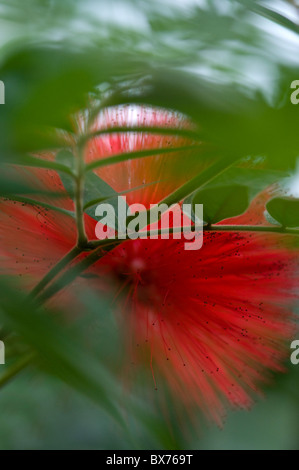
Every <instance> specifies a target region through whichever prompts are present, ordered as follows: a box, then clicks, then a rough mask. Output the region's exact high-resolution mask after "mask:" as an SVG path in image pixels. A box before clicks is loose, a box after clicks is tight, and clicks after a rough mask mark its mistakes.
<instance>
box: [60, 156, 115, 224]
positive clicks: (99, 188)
mask: <svg viewBox="0 0 299 470" xmlns="http://www.w3.org/2000/svg"><path fill="white" fill-rule="evenodd" d="M74 158H75V157H74V155H73V154H72V153H71V152H70V151H69V150H62V151H60V152H59V153H58V154H57V156H56V161H57V162H58V163H60V164H63V165H64V166H66V167H68V168H69V169H70V170H73V168H74ZM60 178H61V181H62V183H63V185H64V187H65V189H66V191H67V192H68V193H69V195H70V197H72V198H73V197H74V191H75V186H74V180H73V178H72V177H70V176H69V175H67V174H64V173H60ZM118 195H119V194H118V193H117V192H116V191H115V190H114V189H113V188H112V187H111V186H110V185H109V184H107V183H106V182H105V181H104V180H102V179H101V178H100V177H99V176H97V175H96V174H95V173H93V172H88V173H86V174H85V181H84V207H85V210H84V212H85V213H86V214H88V215H89V216H90V217H92V218H93V219H95V220H98V219H97V218H96V217H95V207H96V206H97V205H98V204H100V203H103V202H104V201H106V200H108V199H109V204H110V205H111V206H112V207H113V208H114V210H115V215H116V219H118ZM114 225H115V221H114V218H113V220H111V221H109V226H111V227H113V228H114Z"/></svg>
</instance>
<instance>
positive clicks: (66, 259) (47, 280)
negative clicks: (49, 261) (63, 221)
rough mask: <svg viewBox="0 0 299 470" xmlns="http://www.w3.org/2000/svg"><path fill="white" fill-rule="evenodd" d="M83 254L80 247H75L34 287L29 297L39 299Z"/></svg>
mask: <svg viewBox="0 0 299 470" xmlns="http://www.w3.org/2000/svg"><path fill="white" fill-rule="evenodd" d="M81 252H82V250H81V249H80V248H78V247H76V246H75V247H74V248H73V249H72V250H71V251H69V252H68V253H67V254H66V255H65V256H64V257H63V258H61V260H60V261H58V263H57V264H55V266H54V267H53V268H52V269H51V270H50V271H48V272H47V274H46V275H45V276H44V277H43V278H42V280H41V281H40V282H39V283H38V284H37V285H36V286H35V287H34V289H33V290H32V291H31V292H30V294H29V296H30V297H31V298H35V297H37V296H38V295H39V294H40V292H41V291H42V290H43V289H44V288H45V287H46V286H47V285H48V284H49V283H50V282H51V281H52V280H53V279H54V278H55V277H56V276H57V275H58V274H59V273H60V272H61V271H62V270H63V269H64V268H65V267H66V266H67V265H68V264H69V263H70V262H71V261H73V260H74V259H75V258H77V256H78V255H79V254H80V253H81Z"/></svg>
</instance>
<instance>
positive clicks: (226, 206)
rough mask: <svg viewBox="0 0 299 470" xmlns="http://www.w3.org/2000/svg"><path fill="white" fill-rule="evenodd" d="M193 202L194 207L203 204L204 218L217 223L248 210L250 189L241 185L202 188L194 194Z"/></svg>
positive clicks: (206, 220)
mask: <svg viewBox="0 0 299 470" xmlns="http://www.w3.org/2000/svg"><path fill="white" fill-rule="evenodd" d="M192 204H193V207H194V206H195V205H196V204H203V220H204V221H205V222H207V223H209V224H215V223H217V222H220V221H221V220H223V219H228V218H229V217H234V216H236V215H239V214H242V213H243V212H245V211H246V209H247V207H248V206H249V197H248V189H247V187H246V186H240V185H231V186H219V187H214V188H209V189H202V190H200V191H198V192H197V193H195V194H194V196H193V198H192Z"/></svg>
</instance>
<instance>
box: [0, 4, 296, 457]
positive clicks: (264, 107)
mask: <svg viewBox="0 0 299 470" xmlns="http://www.w3.org/2000/svg"><path fill="white" fill-rule="evenodd" d="M0 80H2V81H3V82H4V84H5V105H3V106H2V105H1V107H0V135H1V139H0V165H5V164H6V163H7V162H11V163H16V162H19V161H20V158H23V156H24V155H27V152H34V151H40V150H42V149H48V148H56V147H57V141H56V140H55V139H56V138H57V134H55V135H54V134H53V133H52V132H51V129H54V128H55V129H57V128H58V129H63V131H62V132H64V131H69V130H70V129H71V125H70V121H69V115H70V114H71V113H75V112H76V111H79V110H81V109H84V107H86V106H88V99H89V98H88V96H89V97H90V93H91V94H92V95H93V96H94V97H95V99H99V100H101V99H104V100H106V99H107V102H108V104H112V105H114V104H119V103H122V102H127V101H128V99H129V100H130V101H131V102H132V103H133V105H138V103H139V102H140V101H142V100H139V98H140V96H141V95H142V96H146V99H147V103H149V105H153V106H161V107H169V108H173V109H175V110H178V111H179V112H181V113H186V114H187V115H189V116H191V118H192V119H194V121H195V122H199V123H200V122H203V121H204V122H205V123H207V124H206V126H207V127H206V129H205V131H206V132H207V135H208V136H209V138H211V139H213V138H214V139H215V141H216V143H217V145H219V146H220V147H221V148H222V149H224V152H232V153H233V152H235V151H236V152H238V151H242V154H243V155H244V156H246V155H250V154H251V153H255V152H256V151H259V150H260V151H261V158H262V157H263V152H265V153H267V152H269V154H271V158H270V163H269V165H268V166H267V167H266V168H268V170H269V173H268V174H269V183H271V177H272V176H273V174H274V173H275V172H281V175H282V178H281V184H282V186H283V188H284V190H285V191H286V192H287V193H288V194H290V195H293V196H298V195H299V170H298V168H299V167H298V165H297V163H296V162H297V157H298V155H299V151H298V150H297V149H298V117H299V105H298V106H296V105H292V104H291V103H290V95H291V92H292V90H291V83H292V81H294V80H299V6H298V4H297V3H296V2H295V1H279V0H277V1H276V0H273V1H253V0H176V1H174V0H159V1H158V0H157V1H156V0H151V1H146V0H117V1H114V0H109V1H105V0H103V1H102V0H98V1H96V0H76V1H75V0H73V1H71V0H64V1H63V2H62V1H59V0H27V1H26V2H24V1H21V0H7V1H4V0H0ZM149 85H150V86H151V87H152V88H149ZM148 90H149V91H148ZM110 92H111V93H110ZM126 92H128V94H126ZM128 97H129V98H128ZM109 100H110V101H109ZM235 116H238V117H237V118H235ZM45 129H48V130H49V129H50V131H49V132H44V130H45ZM248 129H250V133H249V134H251V136H249V135H248ZM251 131H252V132H251ZM245 136H246V137H245ZM0 172H1V173H0V185H1V187H2V189H1V191H2V192H1V195H6V196H7V194H8V193H9V192H11V193H14V192H18V191H19V192H21V193H24V191H25V189H26V188H25V189H24V188H23V187H22V186H21V188H20V187H19V185H20V184H21V183H20V182H19V181H16V180H14V179H12V180H11V181H9V180H8V179H7V175H6V174H5V173H4V172H2V167H1V168H0ZM275 174H276V173H275ZM271 175H272V176H271ZM3 188H5V189H3ZM2 274H3V273H2ZM7 282H8V281H7V279H6V278H5V279H3V280H2V277H1V280H0V289H1V296H4V293H5V295H7V292H8V290H9V289H11V287H7ZM93 295H94V296H96V294H95V293H92V294H91V295H90V296H89V295H88V294H86V293H85V295H83V296H82V299H81V301H82V303H83V305H84V308H85V310H86V312H88V315H90V316H91V317H94V316H96V315H99V312H100V326H99V330H100V328H101V335H102V336H101V337H102V340H101V341H100V342H99V343H100V344H97V333H99V335H100V332H97V331H94V332H93V337H92V339H90V338H89V341H90V342H91V343H92V344H93V345H94V354H93V355H92V357H88V359H87V362H88V365H86V362H84V361H85V360H86V357H85V356H84V354H83V353H82V354H80V353H79V355H78V358H76V361H75V365H74V364H73V363H72V361H71V359H72V357H73V352H74V349H73V348H75V351H76V353H78V351H80V348H82V349H84V344H85V343H84V341H85V340H84V338H83V339H82V337H80V332H81V330H80V328H81V327H82V325H81V326H80V325H79V327H76V328H74V331H72V332H71V335H70V337H67V338H64V339H63V340H62V339H61V334H60V333H59V334H58V333H57V330H56V327H57V328H58V326H57V325H56V324H55V322H54V321H53V322H52V320H51V321H50V320H49V321H50V323H49V324H48V323H46V322H45V323H44V320H43V317H42V318H40V317H39V316H34V317H30V306H29V305H26V304H25V303H24V298H23V296H22V294H20V296H19V291H18V290H17V292H16V293H14V292H13V291H11V295H10V299H11V303H10V304H8V303H7V301H5V302H4V303H3V304H1V309H0V310H1V318H0V327H1V330H0V333H1V335H0V339H1V338H6V337H7V336H6V335H7V334H8V337H9V349H8V350H7V363H8V366H10V365H11V366H12V368H13V367H14V358H15V356H16V355H18V354H22V353H23V349H22V348H24V350H25V352H26V346H23V345H22V344H21V345H20V344H19V342H18V338H19V335H20V336H21V337H22V335H24V337H25V338H26V344H28V343H29V344H30V345H33V346H34V348H35V349H37V350H40V351H41V352H42V353H43V354H44V355H45V356H46V357H47V358H48V359H49V357H51V355H52V357H53V361H54V363H55V364H51V361H50V362H48V363H47V367H45V365H44V364H43V365H41V366H40V368H39V369H36V368H35V367H31V366H29V368H28V369H27V370H25V371H23V372H22V373H20V375H18V376H17V377H16V378H14V380H11V381H5V386H3V387H2V388H1V389H0V415H1V419H0V449H30V448H34V449H66V448H67V449H77V448H85V449H90V448H96V449H132V448H134V449H135V448H137V449H138V448H142V449H172V448H177V449H298V447H299V419H298V418H299V365H298V366H295V365H291V363H290V361H289V362H287V363H286V368H287V369H288V373H286V374H283V375H278V376H277V377H275V378H274V380H273V384H272V385H271V386H270V385H269V387H268V388H267V389H266V390H264V392H265V397H260V398H259V399H258V400H257V403H256V405H255V406H254V407H253V409H252V410H250V411H238V412H229V413H228V416H227V420H226V423H225V426H224V427H223V429H218V428H217V426H216V425H214V424H210V425H208V424H207V423H205V422H204V421H201V420H200V418H199V419H198V425H196V426H195V428H194V427H193V426H192V425H191V424H190V428H189V432H186V430H185V424H186V423H183V422H182V421H184V420H185V421H186V422H187V421H188V419H189V417H188V416H187V415H186V416H185V417H184V414H183V413H181V415H180V419H176V418H175V417H170V422H171V424H170V425H168V424H167V423H165V422H164V420H163V418H161V414H160V412H159V406H158V405H157V403H155V399H153V398H152V397H151V395H150V397H151V398H149V399H147V397H145V396H143V395H142V394H141V395H140V396H139V397H138V399H136V398H135V399H134V398H132V399H131V400H130V398H129V397H128V396H127V395H126V394H125V393H124V391H123V390H122V387H121V386H120V385H119V383H118V381H117V379H115V377H114V376H113V374H111V375H110V373H109V372H107V371H106V370H105V367H104V365H105V359H103V364H104V365H103V364H102V365H101V366H99V365H98V364H97V359H98V357H102V358H105V357H107V358H109V359H108V360H110V359H111V356H112V355H113V354H114V355H115V357H114V359H113V360H112V361H111V362H113V361H115V362H117V354H118V346H119V342H118V338H117V337H116V332H115V328H114V326H115V325H113V324H109V322H108V324H107V319H106V317H105V312H106V311H107V309H106V307H105V301H104V300H103V299H100V298H97V297H93ZM95 306H96V308H95ZM21 310H23V311H24V312H25V313H26V312H27V310H28V317H27V318H28V320H27V321H26V322H25V323H24V318H21V316H20V315H18V312H20V311H21ZM9 313H11V318H12V320H11V321H12V323H10V322H8V323H6V321H7V318H8V317H9ZM88 315H87V317H88ZM111 322H112V323H113V321H112V320H111ZM103 324H105V325H104V327H105V328H107V334H106V335H104V336H105V337H106V338H109V341H108V342H107V341H106V342H105V341H104V340H103V331H102V327H103ZM8 326H9V327H10V326H12V327H13V328H12V329H13V331H14V332H13V333H10V332H9V333H7V328H8ZM15 328H16V332H15V330H14V329H15ZM45 331H47V334H46V336H47V339H46V340H45V339H44V338H43V334H44V332H45ZM9 335H12V336H9ZM298 338H299V336H298ZM294 339H295V335H294ZM72 341H77V343H75V345H74V344H73V343H72ZM56 346H57V348H56ZM89 349H90V345H89ZM61 364H63V366H64V367H65V369H64V370H67V371H68V376H67V378H65V377H64V379H63V380H60V379H61V371H60V365H61ZM82 364H83V365H82ZM84 364H85V365H84ZM81 365H82V367H81ZM0 367H3V366H0ZM5 367H6V366H5ZM80 367H81V368H80ZM86 369H87V372H88V374H89V377H90V376H92V377H94V376H95V375H97V376H98V377H97V379H98V382H99V383H100V386H103V389H102V388H101V387H100V386H99V384H96V383H94V382H93V381H91V382H90V383H89V382H88V380H87V378H86V377H85V375H84V374H85V372H86ZM112 369H113V365H112ZM82 371H83V372H82ZM0 372H1V371H0ZM80 374H81V375H80ZM82 374H83V375H82ZM13 375H14V371H12V377H13ZM83 376H84V380H85V379H86V383H85V382H84V384H83V385H82V383H83V382H82V380H83V379H82V377H83ZM0 380H1V379H0ZM78 381H79V382H80V384H81V385H80V386H77V384H78ZM103 384H105V386H104V385H103ZM88 387H90V388H88ZM97 387H99V388H98V389H97ZM100 390H101V392H102V395H100ZM80 392H81V393H80ZM95 396H97V397H98V401H99V402H101V400H102V404H103V403H104V406H99V404H98V403H96V402H97V399H94V397H95ZM107 397H108V398H109V400H108V401H107V406H106V405H105V403H106V402H105V400H106V398H107ZM122 401H124V402H125V405H124V408H125V409H127V423H126V426H127V430H124V427H123V425H122V424H121V423H120V422H119V417H118V416H115V414H117V411H116V410H115V409H114V407H113V406H112V407H110V405H111V402H112V405H113V403H114V404H119V403H120V402H122ZM183 428H184V429H183ZM187 428H188V425H187Z"/></svg>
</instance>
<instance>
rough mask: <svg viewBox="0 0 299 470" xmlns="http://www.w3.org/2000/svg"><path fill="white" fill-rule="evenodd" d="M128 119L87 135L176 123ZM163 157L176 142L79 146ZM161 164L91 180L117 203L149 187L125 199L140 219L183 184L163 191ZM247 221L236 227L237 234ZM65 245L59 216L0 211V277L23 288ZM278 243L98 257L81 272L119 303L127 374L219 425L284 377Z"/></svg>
mask: <svg viewBox="0 0 299 470" xmlns="http://www.w3.org/2000/svg"><path fill="white" fill-rule="evenodd" d="M130 113H133V111H132V110H130V109H123V110H120V111H118V115H117V114H116V113H115V112H112V111H110V112H106V114H105V113H104V114H103V115H102V116H101V117H100V118H99V120H98V121H97V123H96V124H95V127H94V128H93V130H96V129H97V128H101V126H103V125H104V122H105V121H107V120H108V123H109V124H115V123H116V124H117V125H122V124H124V125H125V124H128V120H130V124H131V125H132V121H134V119H135V120H136V122H137V123H138V124H141V125H142V124H147V125H165V126H169V125H170V126H172V127H173V126H174V125H177V124H178V122H179V118H178V116H173V115H171V114H169V113H166V112H162V111H158V112H153V111H146V110H142V109H141V110H140V112H139V115H138V113H137V111H135V114H134V113H133V117H132V114H131V115H130ZM130 116H131V117H130ZM113 121H115V122H113ZM166 145H170V146H177V145H181V146H182V145H186V140H185V141H178V139H177V138H174V137H157V136H156V135H150V134H145V133H139V134H135V135H134V136H133V137H132V135H131V134H129V133H126V132H124V133H122V134H120V135H118V136H116V135H113V134H109V135H105V136H102V135H101V136H99V137H97V138H95V139H93V140H92V141H91V142H90V144H89V145H88V147H87V150H86V160H87V161H88V162H91V161H93V160H95V159H97V160H98V159H101V158H105V157H107V156H110V155H115V154H121V153H123V152H127V151H140V150H143V149H145V148H147V149H150V148H152V147H154V148H157V147H158V146H161V148H164V147H165V146H166ZM171 158H175V159H176V160H178V159H179V158H181V155H175V156H174V157H173V156H172V157H169V156H154V157H150V158H143V159H136V160H128V161H126V162H125V163H119V164H117V165H114V166H112V167H106V168H104V169H102V170H101V171H100V170H98V171H97V174H98V175H99V176H100V177H101V178H103V179H104V180H105V181H106V182H107V183H109V184H110V185H111V186H112V187H113V188H114V189H115V190H117V191H124V190H128V189H131V188H134V187H138V186H140V185H142V184H146V185H147V184H148V183H152V182H154V183H155V184H154V185H153V186H152V187H151V186H146V187H145V189H144V190H142V189H141V190H140V191H135V192H132V193H130V196H129V198H128V199H129V203H132V202H139V203H143V204H145V205H146V206H147V207H148V206H149V204H150V203H156V202H158V201H159V200H161V198H162V197H164V196H166V195H167V194H168V193H169V192H171V191H173V190H174V189H175V188H176V187H177V186H178V185H180V184H182V183H183V182H184V181H185V180H187V179H188V178H190V176H192V168H191V167H190V170H189V169H188V168H187V171H186V172H185V173H184V174H181V175H180V176H178V175H176V178H177V179H176V181H173V180H172V179H171V178H169V177H167V178H165V179H163V178H164V177H163V175H164V174H166V175H167V176H168V175H169V173H168V172H165V170H166V169H167V168H171V163H170V159H171ZM172 163H173V160H172ZM200 165H201V163H200ZM200 165H199V166H200ZM193 171H194V170H193ZM31 175H32V178H33V179H34V178H38V179H39V181H40V182H41V184H42V185H43V188H44V189H45V188H47V189H51V190H57V189H60V190H63V186H62V183H61V181H60V179H59V177H58V175H57V174H56V173H54V172H52V171H48V170H46V171H44V170H38V171H34V172H32V174H31ZM161 175H162V183H158V180H161ZM156 182H157V183H156ZM62 207H63V208H64V209H67V210H69V209H72V208H73V204H72V202H71V201H70V200H68V199H66V200H65V201H64V203H63V205H62ZM251 213H252V212H251ZM251 213H250V211H249V212H248V213H247V214H245V215H244V216H242V217H243V220H244V221H245V222H246V220H248V219H250V218H252V217H251V215H250V214H251ZM85 224H86V231H87V234H88V237H89V238H93V239H94V238H95V236H94V230H95V224H96V221H95V220H93V219H92V218H91V217H88V216H86V217H85ZM75 234H76V232H75V223H74V222H73V220H72V219H71V218H69V217H68V216H67V215H63V214H59V213H54V212H52V211H51V210H47V211H46V210H44V209H41V208H38V209H36V208H34V207H32V206H30V205H26V206H23V205H22V204H20V203H12V202H10V201H5V202H2V203H1V255H2V259H3V261H2V270H5V272H7V271H9V272H11V273H18V274H20V275H22V276H25V275H26V278H27V279H29V280H30V283H32V281H36V280H37V279H38V278H39V277H40V276H42V275H44V274H45V273H46V272H47V270H48V269H49V268H50V267H51V266H52V265H54V264H55V263H56V262H57V261H59V259H60V258H61V256H63V255H64V254H65V253H66V252H67V251H69V249H70V248H71V247H72V246H73V245H74V243H75V236H76V235H75ZM285 240H286V236H285V235H279V234H267V235H265V234H264V233H258V234H256V233H255V234H254V233H244V232H243V233H234V232H228V233H225V232H223V233H218V232H208V231H207V232H205V234H204V243H203V247H202V248H201V249H200V250H198V251H185V250H184V240H183V239H182V240H176V239H170V240H161V239H157V240H129V241H125V242H123V243H122V244H120V245H119V246H117V247H116V248H114V249H113V250H112V251H110V252H109V253H107V254H106V255H105V256H104V257H103V258H101V259H100V260H99V261H98V262H97V263H96V264H95V265H94V266H93V267H92V268H91V269H92V272H94V273H96V274H97V276H98V277H99V278H100V279H102V281H100V282H99V285H101V288H103V285H106V286H107V289H108V290H109V291H110V292H111V293H112V294H114V296H116V297H117V299H118V300H119V308H120V310H121V312H122V317H123V328H124V335H125V337H126V341H127V348H128V355H127V363H128V364H130V365H131V367H132V369H134V370H135V367H136V366H135V365H133V364H137V363H142V364H145V366H146V367H147V368H148V371H149V373H150V374H152V375H153V380H154V387H155V388H159V382H161V381H165V382H167V383H168V385H169V386H170V388H171V389H172V391H173V394H174V395H175V396H176V397H178V398H179V399H180V400H181V402H183V404H184V405H186V406H191V407H192V406H194V405H197V406H198V407H200V409H201V410H202V411H203V412H204V413H205V414H206V415H207V416H208V417H212V418H213V419H214V420H215V421H216V422H218V423H221V417H222V415H223V414H224V408H225V405H226V404H230V405H232V406H234V407H242V408H247V407H248V406H249V405H250V404H251V397H252V392H257V391H258V388H259V383H260V382H265V381H266V380H267V378H268V373H267V371H268V370H272V371H281V370H283V366H282V361H283V360H284V359H285V357H286V352H287V350H286V348H285V345H286V341H287V340H289V339H290V338H291V336H292V330H293V324H292V314H291V306H292V302H293V300H294V299H293V288H294V278H295V274H296V270H297V267H296V265H295V261H294V257H293V254H292V253H291V252H290V251H289V250H288V249H287V248H286V243H285Z"/></svg>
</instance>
